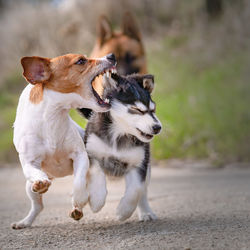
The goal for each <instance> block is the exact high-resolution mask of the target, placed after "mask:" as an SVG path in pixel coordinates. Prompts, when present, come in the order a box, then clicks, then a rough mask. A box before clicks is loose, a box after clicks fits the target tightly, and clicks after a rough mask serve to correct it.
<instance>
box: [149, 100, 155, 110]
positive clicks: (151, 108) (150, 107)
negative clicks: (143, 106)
mask: <svg viewBox="0 0 250 250" xmlns="http://www.w3.org/2000/svg"><path fill="white" fill-rule="evenodd" d="M149 109H150V111H155V103H154V102H152V101H150V103H149Z"/></svg>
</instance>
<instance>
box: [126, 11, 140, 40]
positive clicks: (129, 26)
mask: <svg viewBox="0 0 250 250" xmlns="http://www.w3.org/2000/svg"><path fill="white" fill-rule="evenodd" d="M122 30H123V33H124V35H127V36H129V37H131V38H134V39H136V40H137V41H141V32H140V30H139V27H138V25H137V22H136V21H135V19H134V17H133V15H132V14H131V13H130V12H125V13H124V15H123V22H122Z"/></svg>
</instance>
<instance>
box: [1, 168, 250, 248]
mask: <svg viewBox="0 0 250 250" xmlns="http://www.w3.org/2000/svg"><path fill="white" fill-rule="evenodd" d="M152 175H153V177H152V181H151V185H150V188H149V197H150V204H151V206H152V208H153V210H154V211H155V213H156V214H157V215H158V217H159V220H158V221H155V222H138V221H137V216H136V214H134V215H133V217H132V218H130V219H129V220H128V221H126V222H123V223H121V222H118V221H117V220H116V217H115V208H116V206H117V205H118V201H119V199H120V197H121V194H122V192H123V182H109V186H108V189H109V194H108V199H107V202H106V205H105V207H104V208H103V209H102V211H101V212H99V213H98V214H93V213H92V212H91V211H90V209H89V208H88V207H87V208H86V209H85V212H84V218H83V219H82V220H81V221H79V222H75V221H73V220H72V219H71V218H69V216H68V212H69V210H70V208H71V204H70V192H71V184H72V178H71V177H69V178H68V177H67V178H63V179H57V180H55V181H54V183H53V184H52V186H51V187H50V190H49V192H48V193H47V194H46V195H45V197H44V204H45V209H44V210H43V212H42V213H41V215H40V216H39V217H38V218H37V220H36V221H35V223H34V224H33V227H32V228H30V229H24V230H13V229H11V228H10V224H11V222H13V221H16V220H18V219H20V218H22V217H23V216H24V215H25V214H26V213H27V211H28V209H29V205H30V204H29V201H28V199H27V197H26V194H25V191H24V183H25V181H24V177H23V174H22V172H21V170H20V169H19V168H15V169H0V190H1V192H0V221H1V227H0V249H32V248H37V249H227V250H228V249H250V168H246V169H234V168H227V169H222V170H211V169H206V170H204V169H203V170H190V169H189V170H183V169H182V170H174V169H163V168H154V169H153V171H152Z"/></svg>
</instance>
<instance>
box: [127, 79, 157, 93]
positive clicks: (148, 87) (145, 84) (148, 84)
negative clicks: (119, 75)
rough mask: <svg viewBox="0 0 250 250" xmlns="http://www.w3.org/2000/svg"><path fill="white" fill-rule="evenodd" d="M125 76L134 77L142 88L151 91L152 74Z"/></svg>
mask: <svg viewBox="0 0 250 250" xmlns="http://www.w3.org/2000/svg"><path fill="white" fill-rule="evenodd" d="M127 77H128V78H131V79H134V80H135V81H136V82H137V83H138V84H139V85H140V86H141V87H142V88H144V89H146V90H147V91H148V92H149V93H150V94H151V93H152V91H153V89H154V85H155V83H154V76H153V75H150V74H146V75H141V74H133V75H130V76H127Z"/></svg>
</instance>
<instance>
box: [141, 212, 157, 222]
mask: <svg viewBox="0 0 250 250" xmlns="http://www.w3.org/2000/svg"><path fill="white" fill-rule="evenodd" d="M150 220H157V216H156V215H155V214H154V213H153V212H142V213H139V221H150Z"/></svg>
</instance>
